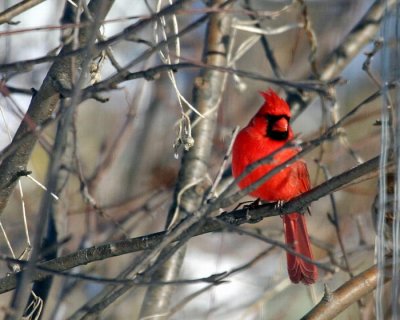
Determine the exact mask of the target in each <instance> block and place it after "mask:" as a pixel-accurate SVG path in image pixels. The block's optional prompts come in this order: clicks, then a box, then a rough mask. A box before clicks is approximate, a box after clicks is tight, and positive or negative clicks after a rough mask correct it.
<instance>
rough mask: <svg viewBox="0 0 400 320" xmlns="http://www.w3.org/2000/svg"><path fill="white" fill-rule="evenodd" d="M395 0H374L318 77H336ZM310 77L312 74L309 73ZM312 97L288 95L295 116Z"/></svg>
mask: <svg viewBox="0 0 400 320" xmlns="http://www.w3.org/2000/svg"><path fill="white" fill-rule="evenodd" d="M395 2H396V0H388V1H386V0H376V1H375V2H374V4H373V5H372V6H371V7H370V8H369V10H368V11H367V12H366V13H365V15H364V16H363V17H362V18H361V20H360V21H359V23H357V25H356V26H355V27H354V28H353V29H352V30H351V31H350V33H349V34H348V35H347V36H346V38H345V39H344V40H343V41H342V43H341V44H340V45H339V46H338V47H337V48H336V49H335V50H334V51H333V52H332V53H331V54H330V55H329V56H328V58H327V59H326V60H325V61H324V62H323V63H322V66H321V68H320V69H319V72H320V76H319V79H320V80H323V81H328V80H331V79H334V78H335V77H337V76H338V75H339V74H340V73H341V72H342V71H343V69H344V68H345V67H346V66H347V65H348V64H349V63H350V62H351V61H352V60H353V58H354V57H355V56H356V55H357V54H358V53H359V52H360V50H361V49H362V48H364V47H365V45H367V44H368V43H369V42H370V41H371V40H373V38H374V37H375V35H376V33H377V32H378V30H379V27H380V23H381V21H382V18H383V16H384V13H385V8H386V6H387V7H388V8H389V7H391V6H393V5H394V3H395ZM309 78H310V79H313V78H314V76H313V75H310V76H309ZM312 99H313V96H302V95H299V94H298V93H290V94H289V95H288V98H287V100H288V103H289V105H290V106H291V109H292V114H293V117H294V118H295V117H296V116H297V115H298V114H299V113H300V112H301V111H302V110H303V109H304V108H305V107H306V106H307V105H308V104H309V103H310V102H311V101H312Z"/></svg>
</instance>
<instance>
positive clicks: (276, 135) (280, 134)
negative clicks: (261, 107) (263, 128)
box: [266, 115, 290, 141]
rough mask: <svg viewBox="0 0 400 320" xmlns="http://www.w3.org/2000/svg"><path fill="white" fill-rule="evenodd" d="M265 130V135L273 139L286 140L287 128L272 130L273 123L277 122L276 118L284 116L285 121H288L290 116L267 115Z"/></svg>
mask: <svg viewBox="0 0 400 320" xmlns="http://www.w3.org/2000/svg"><path fill="white" fill-rule="evenodd" d="M266 118H267V123H268V125H267V132H266V136H267V137H269V138H271V139H274V140H280V141H281V140H287V138H288V136H289V130H286V131H275V130H273V127H274V124H275V122H277V121H278V120H280V119H282V118H285V119H286V120H287V122H288V123H289V120H290V118H289V117H287V116H271V115H267V116H266Z"/></svg>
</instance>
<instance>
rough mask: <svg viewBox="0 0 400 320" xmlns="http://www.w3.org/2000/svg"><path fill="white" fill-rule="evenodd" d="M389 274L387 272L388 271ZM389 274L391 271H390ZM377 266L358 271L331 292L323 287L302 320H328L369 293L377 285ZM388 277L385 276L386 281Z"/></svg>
mask: <svg viewBox="0 0 400 320" xmlns="http://www.w3.org/2000/svg"><path fill="white" fill-rule="evenodd" d="M388 274H389V273H388ZM390 274H391V273H390ZM377 279H378V268H377V267H376V265H374V266H372V267H371V268H369V269H367V270H365V271H364V272H362V273H360V274H359V275H358V276H356V277H354V278H352V279H351V280H349V281H347V282H346V283H345V284H343V285H342V286H341V287H340V288H338V289H336V290H335V291H333V292H329V290H328V289H327V287H325V294H324V296H323V298H322V299H321V301H320V302H319V303H318V304H317V305H316V306H315V307H314V308H313V309H312V310H311V311H310V312H308V313H307V314H306V315H305V316H304V317H302V318H301V319H302V320H330V319H334V318H335V317H336V316H337V315H338V314H339V313H341V312H342V311H344V310H345V309H346V308H347V307H349V306H350V305H351V304H353V303H354V302H357V301H358V300H360V299H361V298H363V297H364V296H365V295H367V294H369V293H371V292H372V291H373V290H374V289H375V288H376V285H377ZM389 279H390V278H385V281H388V280H389Z"/></svg>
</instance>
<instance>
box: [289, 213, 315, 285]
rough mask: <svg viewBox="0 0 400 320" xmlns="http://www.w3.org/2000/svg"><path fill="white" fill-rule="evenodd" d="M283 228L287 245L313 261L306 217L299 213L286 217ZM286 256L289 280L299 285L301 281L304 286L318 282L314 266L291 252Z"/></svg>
mask: <svg viewBox="0 0 400 320" xmlns="http://www.w3.org/2000/svg"><path fill="white" fill-rule="evenodd" d="M283 228H284V231H285V240H286V244H287V245H288V246H290V247H291V248H292V249H293V250H295V251H296V252H298V253H300V254H302V255H304V256H306V257H308V258H309V259H313V254H312V252H311V248H310V239H309V238H308V233H307V227H306V220H305V218H304V216H303V215H302V214H299V213H291V214H289V215H285V216H284V217H283ZM286 256H287V268H288V273H289V278H290V280H292V282H294V283H298V282H300V281H301V282H303V283H304V284H312V283H314V282H315V281H317V278H318V271H317V267H316V266H315V265H314V264H312V263H310V262H307V261H304V260H303V259H302V258H300V257H297V256H294V255H292V254H290V253H289V252H287V254H286Z"/></svg>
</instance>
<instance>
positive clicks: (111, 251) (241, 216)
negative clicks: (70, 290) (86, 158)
mask: <svg viewBox="0 0 400 320" xmlns="http://www.w3.org/2000/svg"><path fill="white" fill-rule="evenodd" d="M378 166H379V157H375V158H372V159H371V160H369V161H367V162H365V163H363V164H360V165H358V166H356V167H354V168H352V169H350V170H348V171H345V172H343V173H342V174H340V175H337V176H335V177H333V178H331V179H329V180H327V181H326V182H324V183H322V184H321V185H319V186H317V187H315V188H313V189H311V190H309V191H308V192H307V193H304V194H302V195H300V196H299V197H297V198H295V199H293V200H291V201H288V202H287V203H285V204H284V205H283V207H282V208H279V209H278V208H276V207H275V205H274V204H264V205H262V206H259V207H257V208H254V209H240V210H235V211H232V212H225V213H222V214H221V215H219V216H218V217H217V219H219V220H222V221H223V222H225V223H229V224H231V225H241V224H244V223H254V221H259V220H260V219H264V218H266V217H272V216H279V215H283V214H289V213H292V212H294V211H299V210H300V209H301V208H304V207H306V206H308V205H310V203H311V202H313V201H316V200H318V199H320V198H322V197H324V196H326V195H327V194H329V193H331V192H333V191H335V190H337V189H339V188H341V187H343V186H345V185H346V184H348V183H350V182H352V181H354V180H355V179H357V178H359V177H361V176H363V175H365V174H368V173H370V172H373V171H375V170H377V169H378ZM182 223H183V222H182ZM221 230H223V228H222V227H221V223H220V222H218V221H215V219H214V218H212V219H207V221H206V223H205V224H204V225H203V226H202V228H201V229H200V230H198V232H197V233H196V235H200V234H205V233H209V232H216V231H221ZM188 232H190V230H189V231H188ZM166 236H167V232H157V233H153V234H149V235H145V236H142V237H138V238H132V239H126V240H121V241H115V242H109V243H106V244H103V245H97V246H94V247H91V248H87V249H82V250H79V251H77V252H74V253H71V254H69V255H66V256H63V257H59V258H56V259H53V260H50V261H46V262H42V263H40V264H39V266H43V267H46V268H47V269H52V270H54V271H65V270H69V269H72V268H74V267H77V266H80V265H85V264H88V263H91V262H95V261H99V260H104V259H107V258H111V257H115V256H120V255H124V254H127V253H132V252H138V251H142V250H151V249H154V248H156V247H157V246H158V245H160V244H161V243H162V242H163V240H164V239H165V237H166ZM185 236H186V234H185V233H184V234H182V235H181V236H180V237H178V239H177V241H180V240H181V239H184V238H185ZM47 276H48V274H46V273H43V272H37V273H36V274H34V275H33V277H32V279H33V280H34V281H37V280H41V279H43V278H45V277H47ZM16 279H17V275H16V274H11V275H8V276H7V277H5V278H3V279H0V294H1V293H4V292H7V291H10V290H12V289H14V288H15V284H16Z"/></svg>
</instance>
